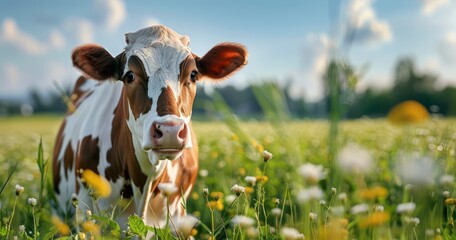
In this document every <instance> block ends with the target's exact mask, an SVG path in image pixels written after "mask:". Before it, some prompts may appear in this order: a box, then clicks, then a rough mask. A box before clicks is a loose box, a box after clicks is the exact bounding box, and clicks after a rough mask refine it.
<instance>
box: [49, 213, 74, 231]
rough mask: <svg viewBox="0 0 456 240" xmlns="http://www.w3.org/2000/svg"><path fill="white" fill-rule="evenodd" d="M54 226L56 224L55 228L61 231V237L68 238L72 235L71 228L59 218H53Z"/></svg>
mask: <svg viewBox="0 0 456 240" xmlns="http://www.w3.org/2000/svg"><path fill="white" fill-rule="evenodd" d="M51 222H52V224H54V226H55V228H57V230H58V231H59V233H60V235H62V236H67V235H69V234H70V227H68V225H66V224H65V223H64V222H62V220H60V218H59V217H57V216H52V218H51Z"/></svg>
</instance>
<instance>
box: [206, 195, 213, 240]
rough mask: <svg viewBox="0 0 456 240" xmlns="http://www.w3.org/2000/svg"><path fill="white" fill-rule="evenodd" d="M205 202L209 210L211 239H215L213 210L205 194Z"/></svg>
mask: <svg viewBox="0 0 456 240" xmlns="http://www.w3.org/2000/svg"><path fill="white" fill-rule="evenodd" d="M206 204H207V206H209V210H210V211H211V239H215V219H214V210H213V209H212V207H211V204H209V198H208V196H207V195H206Z"/></svg>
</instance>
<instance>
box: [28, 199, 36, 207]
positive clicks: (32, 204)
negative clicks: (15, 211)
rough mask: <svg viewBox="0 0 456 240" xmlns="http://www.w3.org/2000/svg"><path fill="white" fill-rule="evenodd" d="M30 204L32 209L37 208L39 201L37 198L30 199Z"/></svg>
mask: <svg viewBox="0 0 456 240" xmlns="http://www.w3.org/2000/svg"><path fill="white" fill-rule="evenodd" d="M27 202H28V204H29V205H30V206H31V207H35V206H36V204H38V201H37V200H36V198H29V199H28V200H27Z"/></svg>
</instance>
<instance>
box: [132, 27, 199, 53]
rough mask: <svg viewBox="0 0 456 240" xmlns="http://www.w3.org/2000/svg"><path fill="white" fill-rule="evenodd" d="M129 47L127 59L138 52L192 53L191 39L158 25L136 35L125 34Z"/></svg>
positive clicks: (142, 30) (135, 33)
mask: <svg viewBox="0 0 456 240" xmlns="http://www.w3.org/2000/svg"><path fill="white" fill-rule="evenodd" d="M125 39H126V41H127V46H126V47H125V53H126V55H127V57H130V56H131V55H133V54H135V52H137V51H143V52H147V50H151V49H152V50H153V49H155V50H157V49H160V48H162V49H167V50H168V52H169V53H172V52H173V51H169V50H172V49H174V50H175V52H178V53H179V52H180V53H191V50H190V48H189V47H188V45H189V42H190V41H189V38H188V37H187V36H183V35H180V34H178V33H176V32H175V31H173V30H172V29H169V28H167V27H165V26H161V25H157V26H152V27H148V28H144V29H141V30H139V31H137V32H134V33H127V34H125Z"/></svg>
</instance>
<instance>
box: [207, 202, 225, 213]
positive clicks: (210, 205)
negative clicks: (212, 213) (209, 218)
mask: <svg viewBox="0 0 456 240" xmlns="http://www.w3.org/2000/svg"><path fill="white" fill-rule="evenodd" d="M206 206H207V207H208V208H210V209H217V210H219V211H222V210H223V208H224V206H223V202H222V201H219V200H217V201H209V202H208V203H207V204H206Z"/></svg>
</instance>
